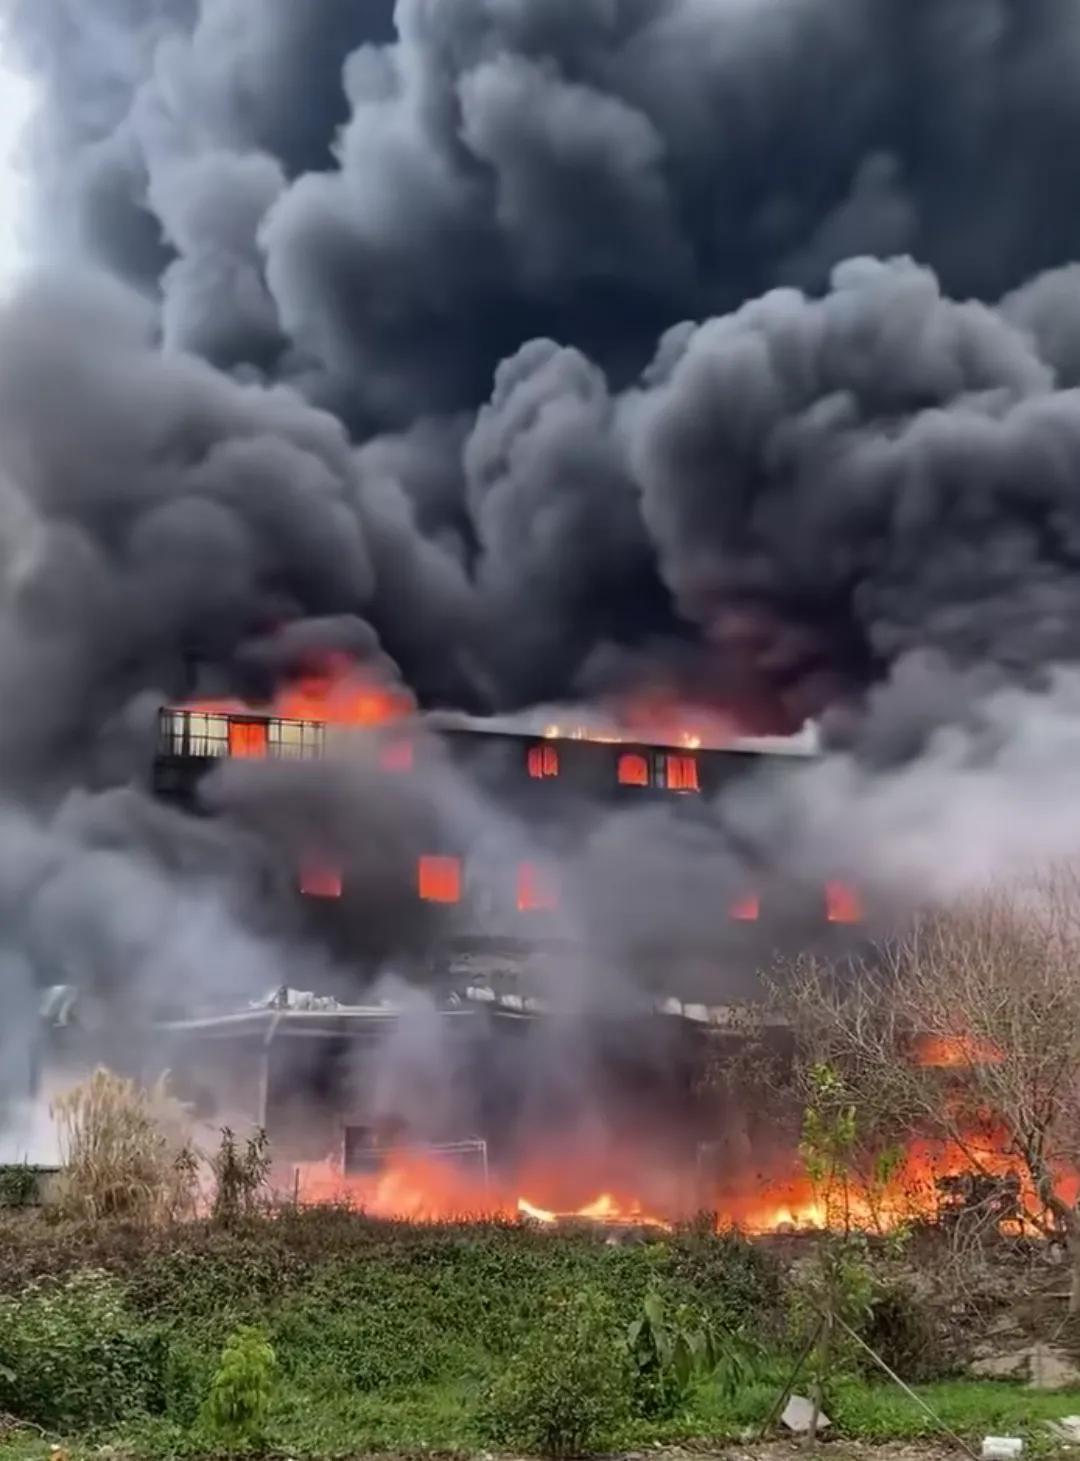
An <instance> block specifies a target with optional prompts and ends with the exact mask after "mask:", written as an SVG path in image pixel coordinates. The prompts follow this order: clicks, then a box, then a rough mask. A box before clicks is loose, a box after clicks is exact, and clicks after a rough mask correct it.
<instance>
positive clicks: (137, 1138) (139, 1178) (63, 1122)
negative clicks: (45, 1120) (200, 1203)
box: [52, 1069, 197, 1223]
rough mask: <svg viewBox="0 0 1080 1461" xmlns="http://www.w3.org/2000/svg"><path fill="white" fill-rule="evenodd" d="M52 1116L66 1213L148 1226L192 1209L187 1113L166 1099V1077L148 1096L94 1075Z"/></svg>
mask: <svg viewBox="0 0 1080 1461" xmlns="http://www.w3.org/2000/svg"><path fill="white" fill-rule="evenodd" d="M52 1113H53V1119H54V1120H55V1122H56V1126H57V1132H58V1135H59V1140H60V1155H61V1165H62V1171H61V1178H60V1185H59V1193H58V1200H59V1202H60V1205H61V1206H62V1208H63V1209H64V1211H65V1212H66V1213H68V1214H69V1215H71V1216H75V1217H82V1218H86V1219H89V1220H90V1221H94V1222H96V1221H99V1220H101V1219H104V1218H126V1219H129V1220H131V1221H135V1222H143V1223H153V1222H159V1221H162V1220H165V1219H169V1218H174V1217H179V1216H183V1215H185V1214H186V1213H190V1212H191V1211H192V1210H193V1208H194V1201H195V1181H196V1168H197V1163H196V1158H195V1154H194V1152H193V1150H192V1147H191V1143H190V1128H189V1123H188V1118H187V1112H186V1109H185V1108H184V1106H183V1105H182V1104H181V1103H180V1102H179V1101H177V1100H175V1099H174V1098H173V1097H172V1096H170V1095H169V1092H168V1088H167V1077H166V1076H162V1077H161V1078H160V1080H158V1081H157V1082H156V1083H155V1084H154V1085H153V1086H152V1087H150V1088H149V1089H147V1088H145V1087H143V1086H140V1085H137V1084H136V1083H135V1082H134V1081H132V1080H125V1079H124V1078H123V1077H122V1076H118V1075H114V1074H113V1073H112V1072H111V1071H108V1070H105V1069H98V1070H96V1071H95V1072H94V1073H93V1075H92V1076H91V1077H90V1078H89V1079H88V1080H86V1081H84V1082H83V1083H82V1084H81V1085H79V1086H76V1087H74V1089H73V1090H71V1091H69V1092H68V1093H67V1094H66V1095H64V1096H62V1097H61V1098H60V1099H59V1100H57V1101H56V1102H55V1103H54V1105H53V1108H52Z"/></svg>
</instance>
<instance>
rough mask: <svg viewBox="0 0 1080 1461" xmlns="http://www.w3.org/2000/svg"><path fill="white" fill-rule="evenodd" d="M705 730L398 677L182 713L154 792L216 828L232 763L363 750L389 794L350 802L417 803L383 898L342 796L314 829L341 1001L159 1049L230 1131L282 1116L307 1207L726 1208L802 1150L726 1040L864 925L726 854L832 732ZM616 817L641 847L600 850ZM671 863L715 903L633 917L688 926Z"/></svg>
mask: <svg viewBox="0 0 1080 1461" xmlns="http://www.w3.org/2000/svg"><path fill="white" fill-rule="evenodd" d="M335 704H336V707H337V708H336V710H335V708H334V706H335ZM703 739H704V738H703V737H702V736H700V735H699V734H697V733H696V732H693V731H687V730H676V731H674V732H673V733H670V734H667V735H664V734H663V733H661V734H659V735H653V736H652V737H651V738H645V737H644V736H643V735H641V734H640V733H635V732H629V731H622V730H618V729H616V728H614V727H601V728H599V729H597V730H585V729H577V728H569V727H563V726H560V725H556V724H550V725H547V726H543V727H539V728H537V729H527V728H524V727H523V726H522V725H521V724H519V723H515V722H513V721H499V720H473V719H469V718H466V717H462V716H439V715H428V716H423V717H420V716H417V715H414V714H412V713H410V712H408V711H407V710H406V709H405V707H403V706H402V705H401V704H400V703H399V702H397V701H396V700H395V698H394V696H393V695H391V694H388V693H386V692H383V691H381V690H371V689H366V690H354V691H352V692H347V693H344V694H342V695H338V696H337V698H336V701H335V695H334V694H333V693H331V694H330V695H329V696H328V695H327V694H326V693H325V691H324V692H322V693H316V692H315V690H314V689H313V687H312V686H310V685H309V686H308V688H307V690H306V691H305V692H304V693H296V694H293V693H292V692H288V693H287V694H286V695H285V696H284V697H283V699H282V701H281V702H280V703H276V704H275V705H273V706H272V707H270V708H269V709H268V710H265V711H263V712H258V713H257V712H255V711H254V710H252V709H251V708H250V707H247V706H243V705H238V704H233V703H220V702H210V703H203V704H199V705H194V706H191V705H189V706H176V707H170V708H167V709H164V710H162V712H161V715H160V722H159V739H158V747H157V756H156V760H155V766H154V787H155V790H156V792H157V794H158V795H159V796H161V797H163V798H166V799H168V800H170V801H171V802H173V803H174V804H176V805H178V806H180V807H183V808H185V809H186V810H188V811H191V812H203V813H205V812H206V811H207V809H209V810H210V812H211V814H213V812H214V811H215V809H216V808H217V806H218V805H219V804H218V802H217V801H216V799H215V798H214V796H213V795H210V796H207V795H206V788H207V787H209V786H212V785H213V779H214V778H215V777H216V776H217V775H219V774H220V773H221V772H222V770H223V769H229V768H231V767H239V768H240V769H241V771H242V772H243V773H245V774H255V775H259V774H260V773H261V774H265V776H266V777H267V784H268V785H269V786H272V784H273V781H274V778H275V776H278V775H283V776H284V777H285V778H286V780H287V781H288V782H289V784H290V785H292V782H291V779H290V778H291V777H293V776H295V775H301V776H303V775H304V774H305V773H307V772H310V773H312V774H313V775H315V776H316V777H317V776H318V774H319V771H320V768H330V767H332V766H334V765H339V766H340V765H344V766H346V767H347V766H349V765H350V758H355V757H359V758H361V759H362V765H363V784H364V787H365V795H364V798H363V799H362V802H361V803H360V804H357V805H354V806H353V807H352V808H351V811H350V815H351V816H352V817H355V818H356V819H359V820H360V821H364V820H365V808H367V809H372V810H371V815H375V810H374V809H379V808H384V807H385V806H386V805H387V804H389V805H391V806H392V807H393V808H394V809H395V811H394V815H393V817H392V819H391V824H392V827H393V832H394V835H393V836H387V837H385V838H384V839H383V840H382V843H381V851H380V864H379V869H378V874H377V879H378V882H379V886H380V887H381V888H382V889H384V890H388V891H386V893H385V897H381V898H380V900H379V907H374V906H373V901H372V897H371V887H370V880H371V877H372V876H373V875H372V873H371V865H370V863H367V862H365V861H364V859H359V860H357V858H356V857H355V856H354V855H353V848H352V847H351V845H350V839H349V836H348V835H345V836H341V835H339V833H340V818H339V812H340V808H339V807H338V806H336V805H335V806H328V807H326V815H325V818H324V819H321V820H319V821H318V822H317V824H314V823H311V824H308V825H307V826H306V827H305V830H304V832H303V834H302V835H299V836H298V835H297V834H296V833H295V829H293V828H291V827H290V829H289V836H288V841H289V849H288V858H289V859H291V861H290V863H289V869H288V877H287V878H286V879H285V880H284V881H283V882H282V885H281V887H282V896H283V897H286V898H287V899H288V900H290V901H291V903H292V904H293V905H294V907H295V909H296V911H297V915H298V917H299V918H300V919H301V920H302V923H303V926H304V928H305V931H306V932H307V933H308V934H310V935H311V936H312V937H314V938H316V939H317V940H318V941H319V942H321V943H322V944H323V945H324V947H325V948H326V949H327V950H328V951H330V953H331V954H332V956H333V960H334V967H335V969H336V970H337V971H338V975H337V983H336V985H335V987H334V988H333V990H332V992H331V991H330V990H325V991H320V995H321V997H316V996H305V997H299V996H297V995H296V994H295V992H290V991H288V990H283V991H280V992H279V993H278V994H276V995H274V996H272V997H270V998H269V999H268V1000H267V1001H266V1002H264V1004H263V1005H262V1006H261V1007H252V1008H250V1009H248V1010H246V1011H220V1010H219V1011H210V1012H207V1011H200V1012H192V1011H190V1010H187V1011H184V1010H174V1011H173V1012H172V1014H171V1015H170V1017H169V1018H167V1019H166V1020H164V1021H163V1022H162V1024H161V1026H160V1028H159V1035H160V1036H161V1038H162V1048H161V1054H160V1060H161V1061H162V1062H163V1063H165V1064H167V1065H168V1066H169V1067H170V1068H171V1069H173V1070H174V1071H178V1072H181V1073H182V1077H181V1078H182V1083H183V1086H184V1088H185V1093H186V1094H187V1095H188V1097H189V1098H190V1099H193V1100H194V1102H195V1104H196V1105H197V1106H198V1107H199V1109H201V1110H202V1112H203V1115H204V1117H205V1118H206V1119H207V1120H209V1121H211V1122H212V1121H215V1120H218V1121H220V1120H222V1119H224V1118H225V1117H226V1116H227V1115H228V1113H229V1112H230V1111H232V1112H237V1111H238V1112H242V1113H243V1114H244V1115H245V1116H246V1117H247V1118H248V1119H250V1120H251V1121H252V1122H253V1123H254V1124H257V1125H260V1126H264V1127H265V1128H266V1129H267V1130H268V1131H269V1133H270V1136H271V1141H272V1145H273V1148H274V1150H275V1151H276V1152H277V1153H278V1154H279V1156H280V1157H281V1158H282V1160H281V1162H280V1163H279V1166H278V1172H277V1175H278V1179H279V1182H280V1183H281V1184H283V1185H284V1184H287V1183H289V1184H292V1185H293V1186H294V1189H295V1192H296V1194H297V1195H298V1196H301V1197H321V1196H333V1195H340V1194H341V1193H342V1192H346V1193H348V1194H350V1195H352V1196H357V1197H359V1198H360V1200H362V1201H363V1202H364V1204H365V1205H366V1206H368V1207H369V1208H372V1209H373V1210H375V1211H381V1212H384V1213H386V1214H388V1215H412V1216H432V1215H439V1214H446V1213H448V1212H459V1211H461V1212H475V1211H478V1210H497V1211H505V1212H514V1211H524V1212H532V1213H534V1214H535V1213H539V1214H541V1215H551V1214H554V1213H558V1212H564V1211H565V1212H576V1211H579V1210H590V1211H591V1210H593V1209H595V1213H594V1215H602V1213H601V1209H603V1211H604V1212H608V1213H610V1214H611V1215H615V1214H620V1213H621V1214H624V1215H625V1214H632V1213H638V1214H639V1215H640V1214H644V1213H646V1212H649V1213H652V1214H654V1215H663V1214H667V1215H669V1216H670V1215H672V1214H678V1213H687V1212H692V1211H694V1210H696V1209H697V1208H698V1207H699V1206H702V1205H708V1204H709V1202H710V1201H711V1200H712V1195H713V1194H714V1192H715V1188H716V1182H717V1180H718V1175H717V1174H718V1171H719V1170H720V1169H722V1168H725V1167H726V1168H728V1169H729V1170H730V1169H733V1168H734V1167H737V1168H738V1170H739V1171H740V1172H742V1173H744V1175H745V1174H746V1172H747V1169H748V1168H751V1167H752V1166H753V1163H754V1157H753V1153H754V1151H755V1150H756V1151H757V1152H758V1154H759V1155H760V1154H761V1153H762V1152H763V1151H766V1150H771V1149H772V1148H773V1147H775V1145H776V1142H775V1133H772V1134H771V1135H770V1133H769V1132H768V1131H767V1130H765V1129H763V1130H762V1131H756V1130H755V1129H754V1118H753V1117H752V1115H751V1114H750V1113H749V1112H748V1111H747V1110H746V1109H739V1110H737V1111H736V1110H734V1109H730V1110H729V1111H728V1113H727V1116H726V1117H725V1118H724V1119H722V1120H721V1119H719V1118H718V1112H717V1109H716V1103H715V1101H711V1100H703V1099H702V1088H703V1075H704V1072H705V1071H706V1070H707V1068H708V1066H709V1063H710V1060H711V1059H712V1057H713V1055H714V1054H715V1052H716V1049H717V1046H718V1045H723V1044H724V1043H725V1042H730V1040H731V1039H733V1038H738V1034H737V1026H736V1024H735V1023H734V1021H733V1017H732V1016H733V1009H734V1007H735V1006H736V1005H738V1003H739V1002H740V1001H744V1000H748V999H752V998H754V997H756V996H757V995H758V993H759V989H760V986H759V984H758V974H759V971H760V969H761V968H762V966H763V965H764V964H765V963H767V962H768V961H769V960H770V959H771V958H773V957H774V956H775V954H776V952H777V950H778V948H781V947H789V948H790V947H807V946H810V945H816V946H821V947H826V948H836V949H840V948H844V947H846V946H848V945H850V943H851V941H852V939H853V938H858V937H859V936H860V932H861V929H862V925H863V919H864V908H863V904H862V899H861V897H860V894H859V892H858V890H856V889H855V888H853V887H851V886H850V885H849V884H848V883H846V882H843V881H841V880H839V879H836V878H830V877H829V869H822V872H821V876H820V877H818V878H816V879H814V880H812V881H808V880H805V879H804V880H801V881H796V880H793V879H791V878H790V877H785V876H784V875H783V874H782V873H781V872H780V870H778V869H777V868H776V867H771V866H768V865H765V864H762V863H760V862H758V863H755V861H754V858H753V856H752V855H751V854H743V853H741V852H738V851H737V852H736V854H732V853H731V851H730V849H729V850H727V851H726V852H725V854H724V856H722V857H720V858H719V859H718V861H717V862H716V863H715V865H713V864H712V863H710V862H709V857H710V856H711V851H710V849H711V848H712V846H713V844H714V843H715V844H719V843H721V842H722V840H723V833H722V829H720V828H719V827H718V825H717V823H716V806H717V803H718V800H719V799H720V798H721V797H722V795H723V793H724V792H725V790H726V789H728V788H730V787H732V786H734V785H736V784H737V783H739V782H740V781H742V780H744V779H745V778H747V777H750V776H763V775H767V776H784V775H790V774H793V773H794V772H795V771H796V770H797V768H798V766H799V765H800V764H801V763H804V762H805V759H806V758H807V757H808V756H813V755H814V753H815V745H814V738H813V736H812V734H811V733H810V732H809V731H808V732H806V733H804V734H803V735H802V736H801V737H794V738H791V739H747V738H740V737H730V738H728V739H727V740H726V742H725V743H724V744H719V745H705V744H703V743H702V742H703ZM416 801H419V802H420V803H422V804H423V812H424V814H423V815H414V814H413V811H414V810H415V809H413V811H411V810H410V808H413V803H415V802H416ZM432 801H434V802H437V803H439V804H440V805H439V806H438V808H437V810H438V812H439V815H436V816H429V815H427V813H429V812H430V811H431V807H430V806H429V805H428V803H430V802H432ZM316 805H318V798H317V797H316ZM654 817H656V818H661V819H662V822H661V824H660V825H663V826H665V827H667V826H669V825H670V826H673V827H675V828H677V829H678V836H680V837H683V836H685V838H686V839H687V843H686V846H687V848H688V849H690V850H691V851H690V852H688V853H687V854H686V855H685V868H684V867H683V856H684V855H683V854H678V855H676V856H673V857H671V858H670V859H669V858H668V855H667V852H666V849H665V848H664V847H663V846H661V847H660V850H659V860H660V862H661V863H662V864H664V865H665V866H664V867H663V868H661V869H660V870H652V871H650V869H649V866H648V864H649V858H648V857H647V856H646V857H643V858H639V856H638V848H637V845H636V844H637V842H638V841H639V840H640V839H641V838H643V837H644V838H645V839H646V840H647V838H648V834H649V829H650V827H651V826H652V825H653V824H652V821H651V819H652V818H654ZM598 826H599V827H603V828H609V827H613V828H617V829H619V830H618V834H617V835H615V836H614V837H608V838H606V839H605V840H602V841H601V843H600V845H599V846H597V845H596V833H597V828H598ZM402 829H405V830H404V831H403V830H402ZM605 841H606V843H607V845H605ZM699 848H701V849H703V851H701V852H700V854H699V852H698V851H697V849H699ZM669 862H670V864H671V868H672V869H673V870H674V874H675V877H676V879H677V881H679V882H681V883H683V884H685V885H686V886H685V887H684V888H683V890H682V891H683V892H685V894H686V895H687V897H688V898H689V899H690V900H696V901H697V903H698V904H699V905H702V906H700V907H699V908H698V913H702V912H704V913H707V915H708V916H707V917H699V916H695V914H694V913H693V911H692V910H691V909H690V908H689V907H688V908H687V911H686V915H685V917H684V916H682V914H681V913H680V912H678V911H676V913H675V915H674V916H673V917H671V916H669V917H667V918H666V919H665V921H664V922H663V923H657V922H656V921H655V920H654V919H653V918H652V917H651V915H646V916H645V917H644V918H643V919H641V920H640V921H638V922H636V921H635V905H642V904H643V903H646V904H647V902H648V899H649V896H650V892H652V893H653V894H657V893H658V896H659V898H660V900H661V901H662V902H663V903H664V905H665V907H666V908H667V910H668V913H669V914H670V911H671V910H670V907H668V905H670V903H671V902H672V898H671V896H670V890H669V889H667V888H666V887H660V888H659V890H658V889H657V879H658V878H659V877H661V876H662V875H665V874H666V871H667V867H666V865H667V864H668V863H669ZM609 879H610V881H609ZM654 925H655V926H654ZM631 927H632V931H630V932H627V930H628V929H630V928H631ZM718 928H719V932H718ZM388 967H389V968H393V969H395V970H397V971H400V972H402V973H404V974H406V975H408V976H410V977H411V978H412V979H413V980H414V982H422V983H423V985H424V986H425V988H426V990H427V995H426V996H425V999H426V1001H427V1002H426V1003H425V1004H424V1005H423V1007H422V1013H421V1014H418V1008H419V1007H418V1006H417V1005H416V1004H415V1002H411V999H410V996H408V994H405V995H404V997H402V991H403V989H404V986H403V985H402V986H398V988H397V989H396V990H395V991H394V995H393V997H391V998H389V999H384V998H379V997H378V995H379V989H378V987H377V985H378V978H379V975H380V971H382V972H385V970H386V969H387V968H388ZM418 1030H419V1032H420V1033H419V1034H418V1033H417V1032H418ZM780 1038H782V1037H780ZM729 1105H730V1103H729ZM230 1119H232V1118H230ZM763 1119H764V1118H763ZM767 1126H768V1122H767V1121H766V1127H767ZM785 1149H786V1150H787V1151H789V1152H790V1150H791V1143H787V1144H786V1147H785ZM703 1184H704V1185H703ZM750 1190H753V1189H752V1184H750V1185H749V1186H747V1187H745V1188H744V1190H743V1198H745V1195H746V1192H747V1191H750ZM741 1200H742V1199H740V1201H741ZM732 1202H734V1199H732ZM597 1204H599V1206H597ZM730 1205H731V1203H729V1206H730ZM737 1205H738V1204H736V1206H737ZM738 1215H741V1216H749V1217H753V1216H754V1213H753V1212H752V1211H751V1209H750V1208H747V1210H746V1212H742V1210H741V1208H740V1213H739V1214H738ZM657 1220H659V1217H658V1219H657ZM762 1221H764V1219H762Z"/></svg>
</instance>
